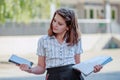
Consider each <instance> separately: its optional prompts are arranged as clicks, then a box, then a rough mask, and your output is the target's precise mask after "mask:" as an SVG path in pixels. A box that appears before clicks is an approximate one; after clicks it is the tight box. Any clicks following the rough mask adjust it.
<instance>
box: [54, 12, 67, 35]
mask: <svg viewBox="0 0 120 80" xmlns="http://www.w3.org/2000/svg"><path fill="white" fill-rule="evenodd" d="M52 29H53V32H54V33H56V34H65V32H66V31H67V30H68V28H67V25H66V23H65V20H64V19H63V18H62V17H61V16H60V15H59V14H56V15H55V17H54V18H53V22H52Z"/></svg>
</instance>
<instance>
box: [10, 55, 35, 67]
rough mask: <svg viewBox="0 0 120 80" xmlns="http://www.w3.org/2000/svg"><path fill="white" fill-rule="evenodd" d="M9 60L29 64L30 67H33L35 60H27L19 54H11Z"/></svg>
mask: <svg viewBox="0 0 120 80" xmlns="http://www.w3.org/2000/svg"><path fill="white" fill-rule="evenodd" d="M8 61H9V62H12V63H15V64H18V65H19V64H27V65H28V66H29V67H30V68H31V67H32V65H33V62H31V61H29V60H27V59H24V58H22V57H19V56H17V55H14V54H13V55H11V56H10V58H9V60H8Z"/></svg>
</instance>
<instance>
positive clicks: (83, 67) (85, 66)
mask: <svg viewBox="0 0 120 80" xmlns="http://www.w3.org/2000/svg"><path fill="white" fill-rule="evenodd" d="M112 60H113V59H112V57H110V56H97V57H94V58H92V59H89V60H86V61H83V62H81V63H79V64H76V65H74V66H73V68H74V69H77V70H80V71H81V72H82V73H83V74H84V75H85V76H88V75H89V74H91V73H92V72H93V71H94V66H95V65H102V66H104V65H106V64H107V63H109V62H111V61H112Z"/></svg>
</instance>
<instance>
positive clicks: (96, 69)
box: [93, 65, 102, 73]
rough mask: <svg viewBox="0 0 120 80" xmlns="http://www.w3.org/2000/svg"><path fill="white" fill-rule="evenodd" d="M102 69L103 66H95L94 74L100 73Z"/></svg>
mask: <svg viewBox="0 0 120 80" xmlns="http://www.w3.org/2000/svg"><path fill="white" fill-rule="evenodd" d="M101 69H102V65H96V66H94V71H93V72H94V73H96V72H99V71H100V70H101Z"/></svg>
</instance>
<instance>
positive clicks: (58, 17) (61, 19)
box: [54, 14, 65, 22]
mask: <svg viewBox="0 0 120 80" xmlns="http://www.w3.org/2000/svg"><path fill="white" fill-rule="evenodd" d="M54 19H55V20H58V21H60V22H61V21H62V22H65V19H64V18H63V17H62V16H60V15H59V14H55V16H54Z"/></svg>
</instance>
